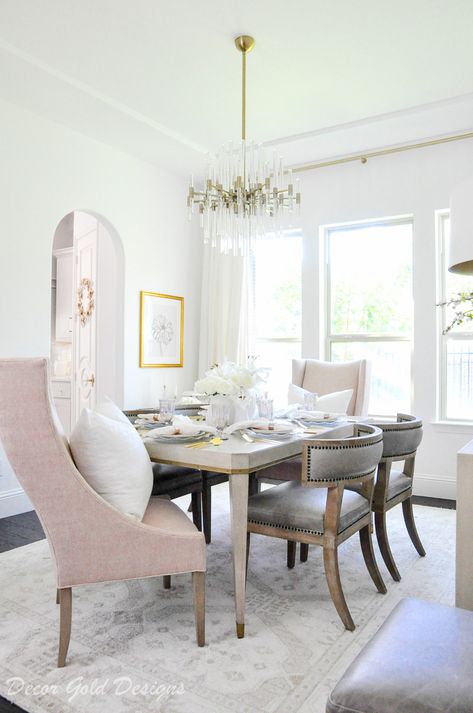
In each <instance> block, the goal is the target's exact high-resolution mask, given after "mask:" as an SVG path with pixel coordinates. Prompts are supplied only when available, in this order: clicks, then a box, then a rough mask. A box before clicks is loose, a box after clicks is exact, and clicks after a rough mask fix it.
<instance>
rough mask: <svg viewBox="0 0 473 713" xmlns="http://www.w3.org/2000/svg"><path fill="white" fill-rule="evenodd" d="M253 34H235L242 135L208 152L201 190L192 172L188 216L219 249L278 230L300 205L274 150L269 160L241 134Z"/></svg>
mask: <svg viewBox="0 0 473 713" xmlns="http://www.w3.org/2000/svg"><path fill="white" fill-rule="evenodd" d="M254 44H255V41H254V39H253V37H249V36H248V35H241V36H240V37H237V38H236V39H235V45H236V47H237V49H238V50H239V51H240V52H241V53H242V132H241V133H242V137H241V142H240V143H239V144H238V145H236V146H235V145H234V144H233V142H230V143H229V144H227V145H226V146H224V147H222V148H221V149H220V150H219V152H218V153H217V155H216V156H215V157H213V158H210V157H208V158H207V161H206V167H205V183H204V187H203V190H201V191H199V190H196V189H195V187H194V180H193V178H192V177H191V181H190V185H189V193H188V195H187V207H188V211H189V219H190V218H191V217H192V215H193V214H194V213H195V212H198V214H199V217H200V224H201V227H202V228H203V231H204V242H205V243H210V244H211V245H212V247H216V248H219V249H220V250H221V251H222V252H224V253H233V254H241V253H243V252H245V251H246V250H247V248H248V247H249V246H250V245H251V242H252V241H253V240H254V239H255V238H257V237H259V236H261V235H264V234H267V233H270V232H276V233H278V232H280V230H281V229H282V228H283V224H284V223H285V222H287V220H288V217H289V215H290V214H291V213H292V212H293V210H294V207H296V206H297V207H298V209H300V203H301V194H300V190H299V179H296V181H295V183H293V177H292V169H287V170H286V169H285V168H284V165H283V162H282V158H281V157H278V156H277V155H276V152H274V153H273V156H272V159H271V160H268V158H267V156H266V155H265V151H264V149H263V147H262V146H261V144H255V143H254V142H253V141H247V139H246V55H247V54H248V52H250V51H251V50H252V49H253V47H254Z"/></svg>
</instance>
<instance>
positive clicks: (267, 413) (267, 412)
mask: <svg viewBox="0 0 473 713" xmlns="http://www.w3.org/2000/svg"><path fill="white" fill-rule="evenodd" d="M258 415H259V417H260V418H267V419H268V421H269V422H270V423H271V421H272V420H273V399H268V398H266V397H264V398H261V399H258Z"/></svg>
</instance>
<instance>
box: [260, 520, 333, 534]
mask: <svg viewBox="0 0 473 713" xmlns="http://www.w3.org/2000/svg"><path fill="white" fill-rule="evenodd" d="M248 522H253V523H254V524H255V525H263V527H278V528H279V529H280V530H287V531H288V532H302V533H304V534H305V535H323V534H324V533H323V532H319V531H318V530H309V529H307V528H305V527H294V526H289V525H276V524H275V523H274V522H263V521H262V520H248Z"/></svg>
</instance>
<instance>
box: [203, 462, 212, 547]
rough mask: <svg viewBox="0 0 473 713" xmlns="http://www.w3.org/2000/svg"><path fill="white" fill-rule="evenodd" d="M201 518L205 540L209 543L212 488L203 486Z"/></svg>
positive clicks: (210, 535) (210, 537)
mask: <svg viewBox="0 0 473 713" xmlns="http://www.w3.org/2000/svg"><path fill="white" fill-rule="evenodd" d="M204 477H205V476H204ZM202 519H203V526H204V535H205V542H206V544H207V545H210V541H211V539H212V488H209V487H205V486H204V489H203V490H202Z"/></svg>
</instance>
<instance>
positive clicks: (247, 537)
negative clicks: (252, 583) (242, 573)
mask: <svg viewBox="0 0 473 713" xmlns="http://www.w3.org/2000/svg"><path fill="white" fill-rule="evenodd" d="M250 537H251V535H250V533H249V532H247V533H246V578H247V579H248V560H249V559H250Z"/></svg>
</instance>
